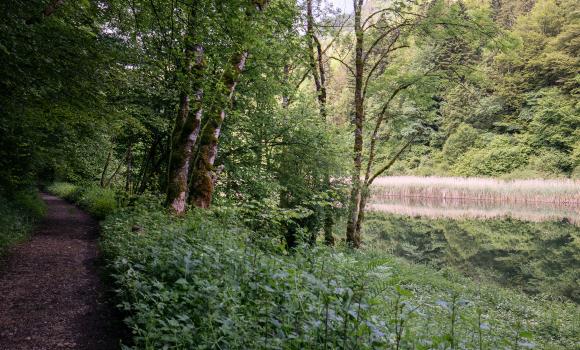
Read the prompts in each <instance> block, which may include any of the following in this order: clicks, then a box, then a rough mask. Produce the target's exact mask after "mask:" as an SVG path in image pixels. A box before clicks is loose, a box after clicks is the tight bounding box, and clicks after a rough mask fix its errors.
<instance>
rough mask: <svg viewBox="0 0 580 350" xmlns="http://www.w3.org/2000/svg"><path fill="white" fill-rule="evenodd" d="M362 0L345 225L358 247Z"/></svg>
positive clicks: (358, 17)
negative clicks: (352, 146)
mask: <svg viewBox="0 0 580 350" xmlns="http://www.w3.org/2000/svg"><path fill="white" fill-rule="evenodd" d="M362 4H363V0H354V10H355V15H354V30H355V36H356V43H355V77H354V78H355V87H354V109H355V110H354V125H355V129H354V148H353V151H354V158H353V163H354V164H353V171H352V176H351V186H352V188H351V193H350V200H349V210H348V213H349V214H348V222H347V226H346V241H347V243H348V244H349V245H350V246H352V247H354V248H358V247H360V244H361V237H360V236H359V235H358V234H357V232H356V223H357V221H358V215H359V210H360V207H359V204H360V200H361V190H362V188H361V179H360V176H361V171H362V151H363V126H364V117H365V115H364V97H363V94H362V92H363V91H362V90H363V75H364V62H363V45H364V37H363V35H364V33H363V28H362V25H361V12H362Z"/></svg>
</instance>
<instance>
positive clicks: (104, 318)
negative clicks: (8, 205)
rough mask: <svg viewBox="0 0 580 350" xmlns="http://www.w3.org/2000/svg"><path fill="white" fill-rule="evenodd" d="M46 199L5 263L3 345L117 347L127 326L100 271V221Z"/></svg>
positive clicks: (10, 349)
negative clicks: (106, 293) (39, 218)
mask: <svg viewBox="0 0 580 350" xmlns="http://www.w3.org/2000/svg"><path fill="white" fill-rule="evenodd" d="M42 199H43V200H44V201H45V202H46V203H47V206H48V211H47V215H46V217H45V218H44V220H43V221H42V222H41V223H40V224H39V225H38V227H37V228H36V230H35V231H34V234H33V236H32V237H31V239H30V240H29V241H27V242H24V243H22V244H20V245H18V246H16V247H15V248H14V249H12V250H11V252H10V253H9V254H8V256H7V258H6V259H5V261H2V262H1V263H0V349H1V350H18V349H27V350H28V349H31V350H32V349H34V350H41V349H90V350H93V349H94V350H97V349H99V350H109V349H118V348H119V338H120V334H121V329H122V327H120V322H119V321H118V317H116V316H115V314H114V310H113V308H112V307H111V306H110V305H108V304H107V303H105V302H104V300H105V296H104V290H105V289H104V286H103V284H102V282H101V281H100V278H99V275H98V272H97V257H98V250H97V236H98V223H97V222H96V221H95V220H94V219H93V218H92V217H90V216H89V215H88V214H87V213H85V212H83V211H81V210H80V209H78V208H77V207H75V206H74V205H71V204H69V203H67V202H65V201H64V200H62V199H60V198H58V197H55V196H52V195H48V194H42Z"/></svg>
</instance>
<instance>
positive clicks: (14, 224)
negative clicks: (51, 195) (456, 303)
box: [0, 190, 46, 255]
mask: <svg viewBox="0 0 580 350" xmlns="http://www.w3.org/2000/svg"><path fill="white" fill-rule="evenodd" d="M45 210H46V208H45V205H44V202H43V201H42V199H40V197H39V196H38V193H37V192H36V191H32V190H31V191H23V192H18V193H16V194H14V195H12V196H6V195H1V194H0V255H3V254H5V253H6V251H7V249H8V248H9V247H10V246H12V245H14V244H15V243H17V242H20V241H22V240H23V239H25V238H26V237H27V236H28V235H29V234H30V232H31V231H32V228H33V227H34V223H35V222H36V221H37V220H39V219H40V218H42V216H43V215H44V213H45Z"/></svg>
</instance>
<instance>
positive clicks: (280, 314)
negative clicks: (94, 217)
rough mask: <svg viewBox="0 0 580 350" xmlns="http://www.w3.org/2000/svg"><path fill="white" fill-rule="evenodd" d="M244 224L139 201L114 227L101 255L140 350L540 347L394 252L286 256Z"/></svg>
mask: <svg viewBox="0 0 580 350" xmlns="http://www.w3.org/2000/svg"><path fill="white" fill-rule="evenodd" d="M216 217H219V220H218V219H216ZM236 221H237V222H238V223H239V222H240V220H239V219H238V220H236V218H235V216H230V217H229V218H228V217H226V216H225V214H224V213H223V212H222V213H214V214H211V215H208V213H207V212H206V213H202V212H197V211H194V212H192V213H190V214H188V215H187V216H186V217H184V218H179V219H176V218H170V217H168V216H167V215H166V214H165V213H164V212H163V210H160V209H152V208H151V206H149V207H143V206H142V205H141V204H139V203H138V204H137V205H136V207H135V208H133V209H131V210H128V209H127V210H124V211H121V212H120V213H119V214H117V215H116V216H114V217H112V218H109V219H108V220H107V221H106V222H105V224H104V241H103V250H104V253H105V255H106V258H107V260H108V261H109V262H110V268H111V270H112V272H113V275H114V278H115V280H116V285H117V288H118V289H117V293H118V297H119V300H120V305H121V307H122V308H123V309H124V310H125V311H126V312H128V314H129V315H130V316H129V317H128V319H127V323H128V324H129V326H130V327H131V329H132V330H133V333H134V335H135V348H139V349H162V348H167V349H192V348H199V349H213V348H221V349H314V348H316V349H377V348H388V349H497V348H504V347H507V348H523V347H526V346H532V342H531V341H529V342H528V341H527V340H526V337H527V336H528V333H526V330H527V328H526V326H527V325H526V324H525V323H521V324H519V325H518V326H517V327H515V325H517V324H516V323H514V322H511V321H509V319H507V318H506V317H504V316H505V315H502V314H501V312H503V311H501V309H498V308H496V307H492V306H489V307H484V306H483V305H485V303H483V302H481V301H478V300H471V299H470V300H468V299H467V298H465V297H462V296H461V294H460V293H458V292H451V291H449V290H447V289H445V288H440V287H433V286H430V285H429V284H428V283H427V284H418V283H416V282H415V281H416V280H418V279H419V278H424V277H425V276H423V275H421V276H420V277H418V276H413V274H412V273H409V271H407V270H401V267H400V265H398V264H397V263H395V261H394V260H393V259H394V258H392V257H389V256H387V255H385V254H380V253H377V252H372V251H367V252H360V251H358V252H357V251H354V252H353V251H351V250H348V249H343V248H335V249H330V248H327V247H314V248H313V247H311V246H310V245H308V244H303V245H299V246H298V247H297V248H296V249H295V250H294V251H293V252H292V253H291V254H281V252H280V251H279V250H278V249H279V248H278V247H275V246H271V245H268V244H263V242H261V241H259V240H256V237H255V234H254V233H252V232H250V231H249V230H248V229H247V228H246V227H244V225H239V224H238V225H233V224H232V223H234V222H236ZM136 227H137V228H136ZM431 278H432V279H437V278H442V277H441V276H435V277H431ZM498 310H500V311H498ZM510 312H511V311H510ZM510 315H511V314H510ZM517 319H519V317H518V318H517ZM499 320H501V321H499ZM506 320H507V321H506ZM516 329H517V333H516V334H514V333H513V332H514V330H516Z"/></svg>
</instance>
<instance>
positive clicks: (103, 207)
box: [78, 185, 117, 219]
mask: <svg viewBox="0 0 580 350" xmlns="http://www.w3.org/2000/svg"><path fill="white" fill-rule="evenodd" d="M78 203H79V205H81V206H82V207H83V208H85V209H86V210H87V211H88V212H89V213H91V214H93V215H94V216H95V217H97V218H99V219H104V218H105V217H106V216H107V215H109V214H111V213H112V212H113V211H114V210H115V209H116V208H117V200H116V198H115V191H113V190H112V189H109V188H102V187H99V186H96V185H92V186H89V187H88V188H87V189H85V190H84V191H83V192H82V194H81V196H80V199H79V201H78Z"/></svg>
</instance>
